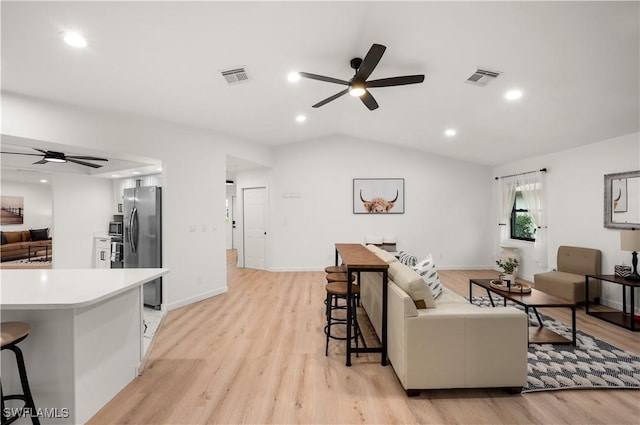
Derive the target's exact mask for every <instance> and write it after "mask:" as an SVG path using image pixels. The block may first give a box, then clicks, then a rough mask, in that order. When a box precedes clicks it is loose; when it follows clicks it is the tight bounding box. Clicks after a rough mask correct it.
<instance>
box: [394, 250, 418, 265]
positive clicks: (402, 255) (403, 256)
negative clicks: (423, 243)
mask: <svg viewBox="0 0 640 425" xmlns="http://www.w3.org/2000/svg"><path fill="white" fill-rule="evenodd" d="M398 259H399V260H400V262H401V263H402V264H404V265H407V266H409V267H413V266H415V265H416V263H417V262H418V258H417V257H416V256H415V255H411V254H409V253H408V252H406V251H400V252H399V253H398Z"/></svg>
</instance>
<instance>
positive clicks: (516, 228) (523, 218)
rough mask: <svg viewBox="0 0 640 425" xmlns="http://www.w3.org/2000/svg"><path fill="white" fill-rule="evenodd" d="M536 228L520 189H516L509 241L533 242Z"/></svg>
mask: <svg viewBox="0 0 640 425" xmlns="http://www.w3.org/2000/svg"><path fill="white" fill-rule="evenodd" d="M536 230H537V229H536V226H534V224H533V220H531V214H529V210H528V209H527V204H526V203H525V202H524V198H523V197H522V192H521V190H520V188H517V189H516V199H515V201H514V202H513V209H512V210H511V239H520V240H523V241H531V242H535V240H536Z"/></svg>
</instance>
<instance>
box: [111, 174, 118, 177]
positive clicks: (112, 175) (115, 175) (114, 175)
mask: <svg viewBox="0 0 640 425" xmlns="http://www.w3.org/2000/svg"><path fill="white" fill-rule="evenodd" d="M111 177H120V176H119V175H117V174H111Z"/></svg>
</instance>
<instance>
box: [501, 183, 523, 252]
mask: <svg viewBox="0 0 640 425" xmlns="http://www.w3.org/2000/svg"><path fill="white" fill-rule="evenodd" d="M517 187H518V182H517V181H516V179H515V177H503V178H501V179H499V180H498V220H499V221H498V245H504V244H505V243H506V241H507V239H509V231H508V229H509V221H510V219H511V210H512V209H513V202H514V201H515V199H516V188H517ZM496 248H497V247H496Z"/></svg>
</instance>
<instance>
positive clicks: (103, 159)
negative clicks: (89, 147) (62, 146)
mask: <svg viewBox="0 0 640 425" xmlns="http://www.w3.org/2000/svg"><path fill="white" fill-rule="evenodd" d="M66 158H67V159H69V158H74V159H88V160H90V161H109V160H108V159H106V158H98V157H97V156H78V155H67V156H66Z"/></svg>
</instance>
